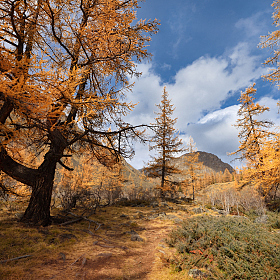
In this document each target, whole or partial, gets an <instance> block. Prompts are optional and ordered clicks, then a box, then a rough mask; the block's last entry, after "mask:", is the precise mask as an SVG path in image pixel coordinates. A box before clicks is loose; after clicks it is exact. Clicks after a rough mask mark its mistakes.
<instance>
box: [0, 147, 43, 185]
mask: <svg viewBox="0 0 280 280" xmlns="http://www.w3.org/2000/svg"><path fill="white" fill-rule="evenodd" d="M0 169H1V170H2V171H3V172H5V173H6V174H7V175H9V176H10V177H12V178H13V179H15V180H17V181H19V182H21V183H23V184H26V185H28V186H31V187H32V186H33V185H34V184H35V181H36V179H37V177H38V171H37V170H36V169H32V168H29V167H26V166H24V165H22V164H20V163H18V162H16V161H15V160H13V159H12V158H11V157H10V156H9V155H8V153H7V151H6V150H5V149H4V148H3V147H2V148H1V150H0Z"/></svg>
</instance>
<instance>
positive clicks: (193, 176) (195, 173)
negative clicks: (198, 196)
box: [182, 137, 202, 200]
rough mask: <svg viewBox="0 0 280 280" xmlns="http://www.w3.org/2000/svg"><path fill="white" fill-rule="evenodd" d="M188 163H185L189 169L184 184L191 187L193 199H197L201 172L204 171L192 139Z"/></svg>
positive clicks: (188, 148)
mask: <svg viewBox="0 0 280 280" xmlns="http://www.w3.org/2000/svg"><path fill="white" fill-rule="evenodd" d="M187 151H188V156H187V158H186V159H187V161H186V162H185V164H186V166H187V169H186V171H185V174H186V176H187V177H186V179H185V180H184V181H183V182H182V184H183V185H185V186H190V187H191V189H192V199H193V200H194V199H195V192H196V186H198V184H197V183H198V181H199V178H200V177H201V176H200V174H199V171H201V169H202V162H199V153H198V152H197V148H196V146H195V143H194V141H193V138H192V137H190V140H189V143H188V147H187Z"/></svg>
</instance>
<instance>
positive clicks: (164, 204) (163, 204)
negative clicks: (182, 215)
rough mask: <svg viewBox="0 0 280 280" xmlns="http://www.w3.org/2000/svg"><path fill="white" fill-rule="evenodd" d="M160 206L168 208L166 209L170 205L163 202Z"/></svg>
mask: <svg viewBox="0 0 280 280" xmlns="http://www.w3.org/2000/svg"><path fill="white" fill-rule="evenodd" d="M160 206H166V207H168V206H169V205H168V204H167V203H166V202H164V201H163V202H161V204H160Z"/></svg>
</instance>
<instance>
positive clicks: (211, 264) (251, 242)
mask: <svg viewBox="0 0 280 280" xmlns="http://www.w3.org/2000/svg"><path fill="white" fill-rule="evenodd" d="M167 243H168V245H169V246H171V247H175V248H176V249H177V252H178V254H177V255H174V257H173V258H172V259H170V260H169V262H170V263H171V264H172V265H173V266H174V268H175V269H176V270H178V271H180V270H189V269H192V268H198V269H201V270H203V271H204V272H205V274H204V275H207V276H206V278H207V279H250V280H252V279H275V280H276V279H279V273H280V234H279V233H277V232H270V231H269V227H267V228H266V227H265V226H263V225H260V224H256V223H254V222H252V221H250V220H249V219H247V218H245V217H230V216H226V217H212V216H197V217H193V218H190V219H189V220H188V221H186V222H185V223H184V224H183V225H182V227H180V228H178V229H176V230H174V231H173V232H172V233H171V234H170V236H169V238H168V240H167Z"/></svg>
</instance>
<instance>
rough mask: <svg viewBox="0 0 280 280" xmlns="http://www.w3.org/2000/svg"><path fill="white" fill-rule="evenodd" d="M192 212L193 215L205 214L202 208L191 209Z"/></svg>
mask: <svg viewBox="0 0 280 280" xmlns="http://www.w3.org/2000/svg"><path fill="white" fill-rule="evenodd" d="M192 211H193V212H194V213H195V214H201V213H203V212H205V210H204V209H203V208H202V207H196V208H193V209H192Z"/></svg>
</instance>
